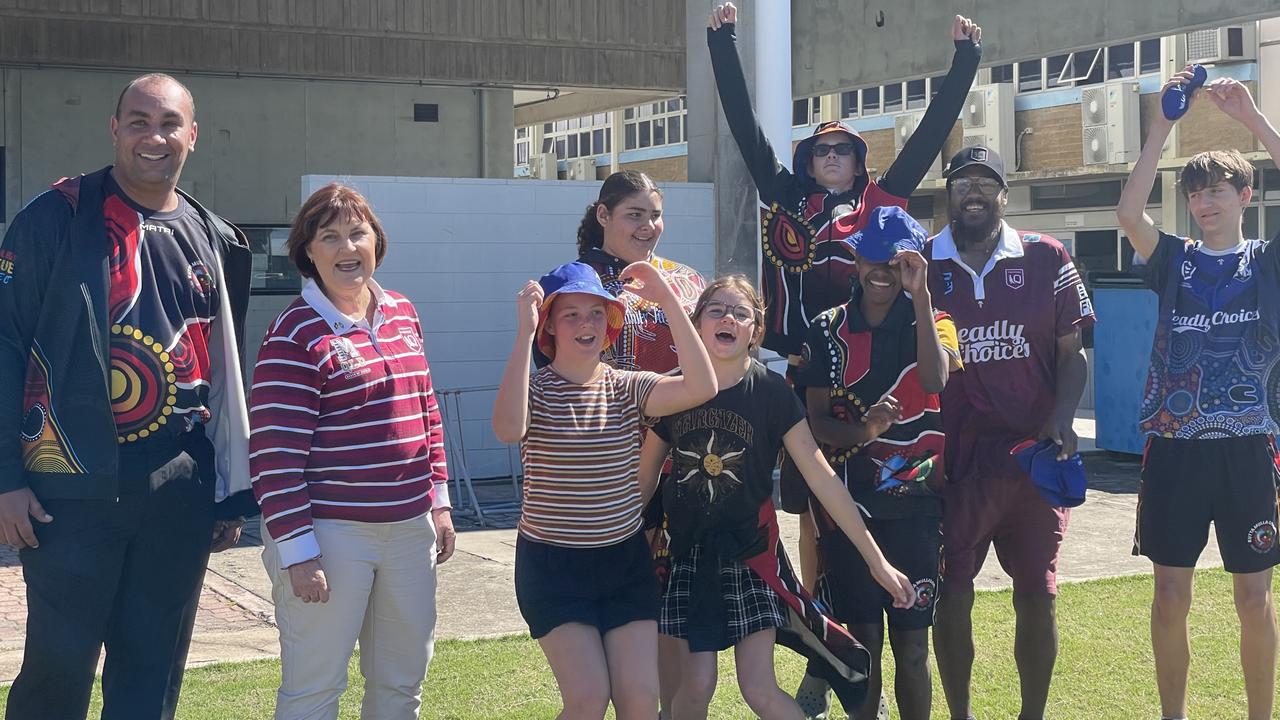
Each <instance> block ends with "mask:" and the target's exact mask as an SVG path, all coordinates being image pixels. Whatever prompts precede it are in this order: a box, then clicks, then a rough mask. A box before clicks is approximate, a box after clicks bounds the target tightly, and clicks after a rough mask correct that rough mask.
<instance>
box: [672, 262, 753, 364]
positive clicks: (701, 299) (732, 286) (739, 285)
mask: <svg viewBox="0 0 1280 720" xmlns="http://www.w3.org/2000/svg"><path fill="white" fill-rule="evenodd" d="M718 290H735V291H737V292H739V293H741V294H742V296H743V297H745V298H746V299H747V303H749V304H750V305H751V307H752V309H754V310H755V316H756V323H755V329H754V330H752V332H751V347H752V348H755V347H756V346H758V345H759V344H760V341H761V340H763V339H764V298H763V297H761V296H760V293H759V291H757V290H756V287H755V285H752V284H751V281H750V280H748V279H747V276H746V275H722V276H720V277H718V278H716V279H715V280H712V281H711V282H710V284H708V285H707V287H706V289H705V290H703V291H702V294H701V295H699V296H698V302H697V304H695V305H694V306H693V313H692V314H691V315H690V318H691V319H692V320H693V325H694V327H697V326H698V321H699V320H701V319H702V311H703V310H706V309H707V303H709V302H711V298H712V297H713V296H714V295H715V294H716V292H717V291H718Z"/></svg>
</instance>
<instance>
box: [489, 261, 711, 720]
mask: <svg viewBox="0 0 1280 720" xmlns="http://www.w3.org/2000/svg"><path fill="white" fill-rule="evenodd" d="M620 279H621V280H622V281H623V283H624V284H625V285H626V287H627V289H628V290H629V291H630V292H632V293H633V294H635V295H637V296H639V297H641V298H642V299H644V300H648V301H650V302H654V303H657V304H658V305H659V306H660V307H661V308H662V309H663V311H664V312H666V314H667V317H668V319H669V322H670V326H671V336H672V340H673V341H674V343H675V346H676V353H677V355H678V357H679V360H680V365H681V367H682V368H683V374H682V375H680V376H671V377H667V376H661V375H657V374H655V373H651V372H631V371H625V370H615V369H614V368H612V367H610V366H608V365H606V364H604V363H603V362H601V361H600V352H601V350H603V349H604V348H606V347H608V346H609V345H610V344H611V343H612V342H613V341H614V339H615V338H616V337H617V334H618V332H619V331H620V330H621V329H622V322H623V312H624V308H623V305H622V303H620V302H619V301H618V300H617V299H616V298H614V297H613V296H612V295H611V294H609V293H608V292H606V291H605V289H604V287H603V286H602V285H601V283H600V277H599V276H598V275H597V274H596V272H595V270H593V269H591V267H590V266H588V265H584V264H582V263H569V264H567V265H561V266H560V267H558V268H556V269H554V270H552V271H551V272H550V273H548V274H547V275H544V276H543V277H542V279H541V280H540V281H539V282H537V283H535V282H532V281H531V282H529V283H528V284H527V285H525V287H524V289H522V290H521V291H520V293H519V295H518V296H517V298H516V306H517V311H518V320H519V327H518V329H517V332H516V340H515V347H514V348H513V349H512V352H511V358H510V359H509V360H508V361H507V368H506V372H505V373H504V375H503V378H502V385H501V387H500V388H499V389H498V398H497V402H496V404H495V406H494V411H493V429H494V432H495V433H496V434H497V436H498V439H499V440H502V441H503V442H517V441H519V442H520V443H521V455H522V460H523V464H524V511H523V513H522V515H521V518H520V528H519V531H520V534H519V538H518V540H517V545H516V599H517V601H518V602H519V605H520V612H521V614H522V615H523V616H524V619H525V621H526V622H527V623H528V624H529V632H530V634H531V635H532V636H533V637H534V638H536V639H537V640H538V642H539V644H540V645H541V646H542V650H543V652H544V653H545V654H546V656H547V660H548V662H550V664H551V670H552V672H553V673H555V676H556V682H557V684H558V685H559V686H560V696H561V700H562V701H563V703H564V707H565V710H566V711H567V712H570V713H571V714H572V715H573V716H574V717H601V718H603V717H604V713H605V710H606V709H607V708H608V705H609V702H610V701H611V700H612V702H613V705H614V709H615V710H616V712H617V715H618V718H619V720H628V719H629V718H646V720H648V719H649V718H653V717H655V716H656V715H657V711H658V670H657V655H658V627H657V618H658V596H657V589H656V586H655V584H654V582H653V570H652V565H651V562H650V558H649V549H648V544H647V543H646V542H645V539H644V535H643V534H642V533H641V517H640V513H641V510H642V508H643V503H642V502H641V494H640V485H639V482H638V479H637V470H638V467H639V462H640V427H641V424H642V423H643V422H648V421H649V419H650V418H656V417H661V416H664V415H670V414H672V413H676V412H680V411H683V410H687V409H689V408H691V407H694V406H696V405H698V404H700V403H703V402H705V401H707V400H710V399H711V398H712V397H714V396H715V394H716V380H715V374H714V372H713V371H712V369H711V362H710V360H709V359H708V358H707V352H706V350H705V349H704V348H703V346H702V343H701V342H699V340H698V337H697V334H696V333H695V332H694V329H693V325H692V323H690V321H689V318H688V317H687V316H686V315H685V313H684V310H683V309H682V307H681V306H680V302H679V300H678V299H677V297H676V295H675V293H674V292H672V290H671V288H670V287H668V286H667V284H666V282H664V281H663V279H662V277H661V276H660V275H659V274H658V271H657V270H656V269H655V268H654V267H653V266H652V265H650V264H648V263H644V262H639V263H634V264H632V265H629V266H628V267H627V268H626V269H625V270H624V271H623V272H622V275H621V278H620ZM535 341H536V342H537V345H538V349H539V350H540V351H542V352H543V353H544V354H545V355H547V357H549V358H551V364H550V365H548V366H546V367H544V368H542V369H541V370H539V371H538V372H537V373H535V374H534V375H533V376H532V377H530V375H529V363H530V360H531V354H532V344H533V343H534V342H535Z"/></svg>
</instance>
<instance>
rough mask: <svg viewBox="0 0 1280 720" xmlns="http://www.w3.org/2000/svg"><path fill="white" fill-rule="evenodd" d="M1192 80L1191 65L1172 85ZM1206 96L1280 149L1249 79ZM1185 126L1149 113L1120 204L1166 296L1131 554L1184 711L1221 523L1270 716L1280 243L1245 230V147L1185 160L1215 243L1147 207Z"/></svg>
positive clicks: (1256, 713)
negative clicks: (1209, 560)
mask: <svg viewBox="0 0 1280 720" xmlns="http://www.w3.org/2000/svg"><path fill="white" fill-rule="evenodd" d="M1191 78H1192V72H1191V68H1190V67H1188V68H1187V69H1186V70H1184V71H1183V72H1181V73H1178V74H1177V75H1175V76H1174V77H1173V78H1171V79H1170V80H1169V82H1168V84H1167V85H1166V89H1168V88H1170V87H1173V86H1175V85H1179V84H1186V83H1188V82H1189V81H1190V80H1191ZM1198 95H1204V96H1207V97H1208V98H1209V100H1210V101H1212V102H1213V104H1214V105H1216V106H1217V107H1218V109H1219V110H1221V111H1222V112H1223V113H1225V114H1226V115H1227V116H1228V117H1230V118H1231V119H1233V120H1235V121H1237V122H1239V123H1241V124H1242V125H1244V126H1245V127H1247V128H1248V129H1249V130H1250V131H1251V132H1252V133H1253V134H1254V136H1255V137H1256V138H1258V140H1259V141H1260V142H1261V143H1262V145H1263V146H1264V147H1266V149H1267V152H1268V153H1270V154H1271V157H1272V158H1276V157H1280V134H1277V133H1276V129H1275V127H1273V126H1272V125H1271V123H1270V122H1268V121H1267V119H1266V117H1264V116H1263V115H1262V113H1261V112H1260V111H1259V110H1258V107H1257V105H1255V104H1254V102H1253V98H1252V97H1251V96H1250V94H1249V90H1248V89H1247V88H1246V87H1245V86H1244V85H1242V84H1240V83H1239V82H1237V81H1235V80H1232V79H1229V78H1223V79H1220V80H1215V81H1214V82H1212V83H1210V84H1208V85H1207V86H1205V87H1204V89H1203V91H1202V92H1200V93H1198ZM1173 122H1174V121H1171V120H1168V119H1166V118H1165V117H1163V116H1159V117H1157V118H1156V119H1155V120H1154V121H1153V122H1152V124H1151V129H1150V131H1149V134H1148V136H1147V142H1146V145H1145V146H1144V147H1143V148H1142V155H1141V156H1140V157H1139V158H1138V162H1137V163H1136V164H1135V165H1134V168H1133V172H1132V174H1131V175H1130V176H1129V182H1128V183H1127V184H1126V185H1125V189H1124V192H1123V193H1122V194H1121V196H1120V206H1119V207H1118V208H1117V210H1116V215H1117V217H1118V218H1119V220H1120V225H1121V227H1122V228H1123V229H1124V232H1125V234H1126V235H1127V236H1128V237H1129V242H1130V243H1132V244H1133V249H1134V251H1135V253H1136V254H1137V255H1138V256H1140V257H1141V258H1144V259H1145V260H1146V271H1145V272H1146V282H1147V286H1148V287H1150V288H1151V289H1152V290H1153V291H1155V293H1156V294H1157V295H1158V296H1159V297H1160V310H1159V312H1160V316H1159V317H1160V319H1159V323H1158V325H1157V326H1156V336H1155V341H1154V343H1153V345H1152V348H1151V369H1150V371H1149V374H1148V376H1147V387H1146V392H1145V394H1144V396H1143V398H1144V401H1143V408H1142V413H1141V419H1140V421H1139V427H1140V429H1141V430H1142V432H1144V433H1146V434H1147V435H1148V436H1149V438H1148V440H1147V448H1146V452H1145V454H1144V460H1143V467H1142V489H1141V494H1140V495H1139V501H1138V523H1137V533H1136V535H1135V537H1134V554H1141V555H1145V556H1147V557H1148V558H1150V559H1151V562H1152V564H1153V566H1154V569H1155V596H1154V600H1153V601H1152V604H1151V645H1152V649H1153V650H1154V653H1155V665H1156V684H1157V687H1158V689H1159V693H1160V705H1161V712H1162V714H1163V716H1164V717H1165V718H1186V717H1187V702H1186V694H1187V670H1188V667H1189V666H1190V662H1191V651H1190V643H1189V640H1188V633H1187V613H1188V611H1189V610H1190V607H1191V593H1192V577H1193V573H1194V570H1195V564H1196V559H1197V558H1198V557H1199V555H1200V551H1201V550H1203V549H1204V546H1205V542H1206V540H1207V539H1208V534H1209V523H1210V522H1212V523H1213V524H1214V527H1215V529H1216V531H1217V534H1218V544H1219V548H1220V550H1221V552H1222V560H1223V566H1224V568H1225V569H1226V570H1227V572H1229V573H1231V574H1232V578H1233V581H1234V590H1235V604H1236V612H1237V614H1238V615H1239V617H1240V662H1241V665H1242V666H1243V669H1244V681H1245V693H1246V695H1247V696H1248V703H1249V714H1248V717H1249V718H1250V719H1251V720H1259V719H1261V718H1270V717H1271V712H1272V707H1273V705H1274V704H1275V664H1276V618H1275V608H1274V606H1273V604H1272V598H1271V573H1272V570H1271V568H1272V567H1274V566H1275V565H1276V563H1277V562H1280V550H1278V549H1277V548H1276V519H1277V518H1276V509H1277V497H1276V462H1275V461H1276V446H1275V434H1276V430H1277V425H1276V415H1275V409H1276V408H1275V403H1276V390H1275V388H1274V383H1275V382H1276V381H1277V380H1280V375H1277V372H1276V371H1277V359H1278V358H1280V355H1278V354H1277V352H1276V341H1277V338H1278V337H1280V334H1278V333H1277V320H1280V313H1277V311H1276V310H1277V308H1276V302H1277V299H1278V298H1280V253H1277V250H1278V249H1280V246H1277V247H1272V244H1271V243H1266V242H1263V241H1261V240H1247V239H1245V237H1244V234H1243V232H1242V225H1241V218H1242V216H1243V214H1244V209H1245V207H1246V206H1247V205H1248V204H1249V201H1250V199H1251V198H1252V196H1253V188H1252V185H1253V166H1252V165H1250V164H1249V162H1248V161H1246V160H1245V159H1244V157H1243V156H1241V155H1240V153H1239V152H1236V151H1234V150H1233V151H1226V152H1222V151H1210V152H1204V153H1200V154H1199V155H1196V156H1195V157H1193V158H1192V159H1191V161H1190V162H1188V163H1187V164H1186V166H1184V167H1183V169H1182V173H1181V185H1182V192H1183V193H1184V194H1185V195H1186V198H1187V205H1188V208H1189V209H1190V210H1191V215H1192V217H1193V218H1194V219H1195V222H1196V225H1198V226H1199V227H1200V230H1201V232H1202V234H1203V238H1204V239H1203V240H1200V241H1194V240H1191V239H1188V238H1180V237H1176V236H1174V235H1170V234H1167V233H1165V232H1161V231H1160V230H1158V229H1157V228H1156V226H1155V223H1154V222H1153V221H1152V219H1151V218H1150V217H1149V216H1148V215H1147V214H1146V213H1145V212H1144V207H1145V206H1146V203H1147V197H1148V195H1149V194H1150V192H1151V186H1152V184H1153V183H1154V182H1155V176H1156V166H1157V163H1158V162H1159V159H1160V151H1161V147H1162V146H1163V145H1164V142H1165V140H1166V139H1167V138H1168V136H1169V132H1170V131H1171V130H1172V129H1173Z"/></svg>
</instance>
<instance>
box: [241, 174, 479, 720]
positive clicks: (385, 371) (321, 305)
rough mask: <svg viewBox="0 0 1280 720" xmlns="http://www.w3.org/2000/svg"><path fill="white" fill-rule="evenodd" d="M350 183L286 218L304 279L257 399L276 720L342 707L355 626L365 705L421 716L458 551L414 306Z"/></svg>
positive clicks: (257, 461)
mask: <svg viewBox="0 0 1280 720" xmlns="http://www.w3.org/2000/svg"><path fill="white" fill-rule="evenodd" d="M386 248H387V238H386V235H385V234H384V233H383V231H382V226H381V224H379V222H378V218H377V217H376V216H375V215H374V214H373V210H372V209H371V208H370V207H369V204H368V203H367V202H366V201H365V199H364V198H363V197H361V196H360V194H359V193H357V192H356V191H355V190H352V189H351V188H348V187H343V186H341V185H337V184H330V185H327V186H325V187H323V188H321V189H320V190H318V191H316V193H315V194H314V195H312V196H311V198H310V199H308V200H307V202H306V203H304V204H303V206H302V208H301V209H300V210H299V211H298V216H297V218H296V219H295V220H294V222H293V227H292V228H291V229H290V231H289V240H288V249H289V257H290V259H292V260H293V262H294V264H296V265H297V266H298V270H299V272H301V273H302V275H303V276H304V277H306V278H308V283H307V285H306V287H305V288H303V290H302V297H300V298H298V299H297V300H295V301H294V302H293V304H291V305H290V306H289V307H288V308H286V309H285V311H284V312H283V313H281V314H280V317H279V318H278V319H277V320H276V321H275V323H274V324H273V325H272V326H271V329H270V330H269V331H268V332H267V336H266V338H265V339H264V340H263V342H262V347H261V349H260V350H259V351H258V363H257V366H256V367H255V368H254V377H253V381H254V382H253V391H252V395H251V401H250V410H249V424H250V428H251V435H250V442H249V450H250V459H249V465H250V472H251V473H252V475H253V490H254V492H255V494H256V495H257V497H258V502H259V504H260V505H261V506H262V520H263V525H264V526H265V528H266V536H267V538H266V540H267V543H266V548H265V549H264V551H263V556H262V557H263V562H264V563H265V564H266V567H267V572H268V573H269V574H270V576H271V579H272V596H273V599H274V600H275V605H276V620H277V622H278V624H279V626H280V655H281V664H282V673H283V678H282V680H281V683H280V689H279V692H278V693H277V700H276V718H312V717H336V716H337V713H338V707H337V705H338V697H339V696H340V695H341V694H342V691H343V690H344V689H345V688H346V685H347V661H348V660H349V658H350V657H351V651H352V650H353V649H354V647H355V644H356V641H357V639H358V640H359V642H360V651H361V653H360V671H361V673H363V675H364V676H365V696H364V703H363V707H362V709H361V717H364V718H378V720H383V719H384V718H397V719H398V718H403V719H405V720H408V719H409V718H416V717H418V709H419V705H420V704H421V688H422V680H423V678H424V677H425V676H426V669H427V664H428V662H430V660H431V653H432V648H433V644H434V631H435V619H436V611H435V607H436V600H435V591H436V565H437V564H438V563H442V562H444V561H445V560H448V559H449V556H450V555H452V554H453V539H454V533H453V523H452V522H451V520H450V517H449V494H448V485H446V480H447V477H446V473H445V461H444V460H445V458H444V432H443V429H442V426H441V423H440V412H439V409H438V407H437V405H436V399H435V395H434V394H433V393H432V389H431V374H430V371H429V370H428V368H427V360H426V357H425V355H424V354H423V351H422V328H421V326H420V325H419V323H418V316H417V313H416V312H415V311H414V309H413V305H412V304H410V303H409V301H408V300H406V299H405V298H404V297H403V296H402V295H398V294H396V293H393V292H391V291H389V290H384V289H382V288H381V287H379V285H378V284H377V283H376V282H375V281H374V280H373V271H374V268H376V267H377V266H378V265H379V263H381V261H382V257H383V255H384V254H385V253H386Z"/></svg>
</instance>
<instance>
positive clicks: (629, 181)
mask: <svg viewBox="0 0 1280 720" xmlns="http://www.w3.org/2000/svg"><path fill="white" fill-rule="evenodd" d="M638 192H644V193H651V192H653V193H658V196H659V197H661V196H662V191H661V190H659V189H658V186H657V184H655V183H654V182H653V178H651V177H649V176H648V175H645V174H644V173H642V172H640V171H638V170H623V171H621V172H616V173H614V174H612V175H610V176H609V177H608V178H606V179H605V181H604V184H603V185H601V186H600V196H599V197H598V198H596V201H595V202H593V203H591V204H590V205H588V206H587V212H586V214H585V215H583V216H582V222H581V223H580V224H579V225H578V257H582V256H583V255H586V254H587V251H588V250H593V249H595V248H598V247H603V246H604V227H602V226H601V225H600V221H599V220H597V219H596V208H597V207H599V206H600V205H604V206H605V208H606V209H607V210H609V212H613V209H614V208H615V207H617V206H618V203H620V202H622V201H623V200H626V199H627V198H629V197H631V196H632V195H634V194H636V193H638Z"/></svg>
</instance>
